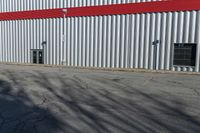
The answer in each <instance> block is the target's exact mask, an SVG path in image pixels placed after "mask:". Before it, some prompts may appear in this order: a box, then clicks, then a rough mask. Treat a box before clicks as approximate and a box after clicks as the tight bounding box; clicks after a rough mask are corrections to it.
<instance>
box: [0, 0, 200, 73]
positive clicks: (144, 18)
mask: <svg viewBox="0 0 200 133" xmlns="http://www.w3.org/2000/svg"><path fill="white" fill-rule="evenodd" d="M20 1H21V0H20ZM26 1H27V0H26ZM148 1H150V0H148ZM0 2H1V3H0V6H2V8H0V9H1V11H3V12H5V11H21V10H30V9H31V10H32V9H45V8H57V7H75V6H76V7H78V6H90V5H106V4H113V3H129V2H139V1H135V0H121V1H120V0H119V1H117V0H104V1H96V2H91V0H87V1H86V0H82V1H81V0H78V1H77V0H69V1H66V0H65V1H62V2H58V0H52V1H51V2H50V1H49V0H37V2H35V0H34V2H33V0H28V2H19V1H17V0H14V1H13V0H7V1H4V0H1V1H0ZM12 2H15V3H12ZM66 2H68V3H66ZM141 2H145V1H144V0H143V1H141ZM20 3H26V4H24V5H22V4H20ZM13 4H18V6H17V7H15V6H13ZM64 24H65V25H64ZM0 29H1V31H0V54H1V56H0V60H1V61H6V62H17V63H30V62H31V61H30V49H41V48H42V46H41V42H43V41H47V46H46V47H45V63H46V64H57V65H59V64H62V62H63V61H65V62H67V65H68V66H83V67H85V66H86V67H109V68H145V69H157V70H177V71H197V72H199V67H200V63H199V62H200V58H199V57H200V11H190V12H189V11H188V12H173V13H172V12H169V13H151V14H150V13H146V14H132V15H113V16H95V17H74V18H66V19H65V20H64V21H63V19H61V18H57V19H38V20H18V21H0ZM63 29H64V35H65V36H64V44H63V42H62V40H63V37H62V34H63ZM156 40H159V45H158V47H155V46H153V45H152V44H153V42H154V41H156ZM173 43H197V44H198V50H197V59H196V67H194V68H193V67H173V64H172V60H171V59H172V54H171V52H172V45H173Z"/></svg>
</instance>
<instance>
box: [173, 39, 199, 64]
mask: <svg viewBox="0 0 200 133" xmlns="http://www.w3.org/2000/svg"><path fill="white" fill-rule="evenodd" d="M196 49H197V45H196V44H193V43H192V44H191V43H175V44H174V65H177V66H195V63H196Z"/></svg>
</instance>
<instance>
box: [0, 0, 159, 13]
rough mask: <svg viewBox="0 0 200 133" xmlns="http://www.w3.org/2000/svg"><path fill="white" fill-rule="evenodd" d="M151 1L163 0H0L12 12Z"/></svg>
mask: <svg viewBox="0 0 200 133" xmlns="http://www.w3.org/2000/svg"><path fill="white" fill-rule="evenodd" d="M151 1H163V0H0V11H1V12H11V11H25V10H40V9H49V8H64V7H81V6H98V5H108V4H121V3H136V2H151Z"/></svg>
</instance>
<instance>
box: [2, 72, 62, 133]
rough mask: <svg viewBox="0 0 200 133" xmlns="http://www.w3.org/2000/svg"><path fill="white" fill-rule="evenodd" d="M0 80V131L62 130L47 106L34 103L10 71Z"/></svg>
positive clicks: (34, 132) (40, 132)
mask: <svg viewBox="0 0 200 133" xmlns="http://www.w3.org/2000/svg"><path fill="white" fill-rule="evenodd" d="M4 73H5V75H6V76H7V78H8V80H3V79H1V80H0V133H56V132H58V131H59V132H64V131H63V130H62V125H63V123H62V122H61V121H60V120H59V119H57V118H56V117H55V116H54V115H53V114H52V113H51V112H50V111H49V110H48V108H45V107H42V104H43V101H41V103H40V104H38V105H37V104H35V103H34V102H33V101H32V99H31V98H30V97H29V94H27V93H26V92H25V89H26V88H24V87H23V86H21V85H20V83H18V82H17V79H16V77H15V76H14V75H13V74H12V72H9V71H8V72H4Z"/></svg>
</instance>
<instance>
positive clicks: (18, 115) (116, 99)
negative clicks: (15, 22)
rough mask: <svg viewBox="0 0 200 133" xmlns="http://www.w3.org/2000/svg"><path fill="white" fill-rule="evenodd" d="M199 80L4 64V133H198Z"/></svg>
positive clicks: (0, 122) (0, 71) (0, 130)
mask: <svg viewBox="0 0 200 133" xmlns="http://www.w3.org/2000/svg"><path fill="white" fill-rule="evenodd" d="M199 132H200V75H199V76H198V75H184V74H181V75H180V74H158V73H136V72H111V71H101V70H99V71H97V70H86V69H72V68H51V67H39V66H17V65H3V64H1V65H0V133H199Z"/></svg>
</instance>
